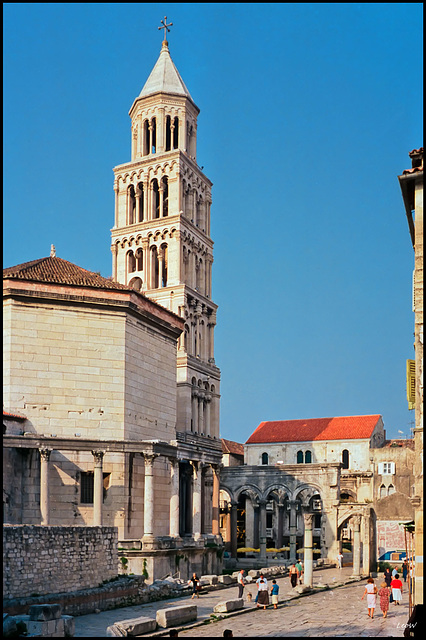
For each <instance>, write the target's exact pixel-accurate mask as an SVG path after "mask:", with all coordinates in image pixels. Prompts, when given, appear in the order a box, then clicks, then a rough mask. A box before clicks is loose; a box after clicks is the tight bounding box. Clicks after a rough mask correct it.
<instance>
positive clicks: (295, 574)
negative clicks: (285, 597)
mask: <svg viewBox="0 0 426 640" xmlns="http://www.w3.org/2000/svg"><path fill="white" fill-rule="evenodd" d="M289 575H290V583H291V586H292V587H293V589H294V587H295V586H296V585H297V579H298V577H299V572H298V570H297V569H296V565H295V564H294V562H293V564H292V565H291V567H290V571H289Z"/></svg>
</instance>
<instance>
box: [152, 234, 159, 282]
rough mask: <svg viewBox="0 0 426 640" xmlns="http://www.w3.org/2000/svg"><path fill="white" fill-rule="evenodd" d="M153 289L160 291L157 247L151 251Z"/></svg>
mask: <svg viewBox="0 0 426 640" xmlns="http://www.w3.org/2000/svg"><path fill="white" fill-rule="evenodd" d="M151 288H152V289H158V252H157V247H156V246H155V245H154V246H153V247H152V249H151Z"/></svg>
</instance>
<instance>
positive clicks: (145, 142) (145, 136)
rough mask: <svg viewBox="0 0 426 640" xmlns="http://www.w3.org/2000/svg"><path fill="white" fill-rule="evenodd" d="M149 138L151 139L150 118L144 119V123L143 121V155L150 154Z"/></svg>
mask: <svg viewBox="0 0 426 640" xmlns="http://www.w3.org/2000/svg"><path fill="white" fill-rule="evenodd" d="M149 139H150V131H149V122H148V120H144V123H143V155H144V156H147V155H148V154H149Z"/></svg>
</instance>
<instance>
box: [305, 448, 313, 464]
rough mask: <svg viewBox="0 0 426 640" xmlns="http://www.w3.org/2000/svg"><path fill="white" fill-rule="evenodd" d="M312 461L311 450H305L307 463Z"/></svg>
mask: <svg viewBox="0 0 426 640" xmlns="http://www.w3.org/2000/svg"><path fill="white" fill-rule="evenodd" d="M311 462H312V453H311V452H310V451H305V464H310V463H311Z"/></svg>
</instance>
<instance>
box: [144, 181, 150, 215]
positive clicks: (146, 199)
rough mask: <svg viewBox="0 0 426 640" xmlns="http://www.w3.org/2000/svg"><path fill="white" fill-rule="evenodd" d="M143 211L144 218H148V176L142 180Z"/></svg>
mask: <svg viewBox="0 0 426 640" xmlns="http://www.w3.org/2000/svg"><path fill="white" fill-rule="evenodd" d="M143 212H144V220H145V219H146V220H149V219H150V218H149V182H148V178H145V179H144V181H143Z"/></svg>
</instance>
